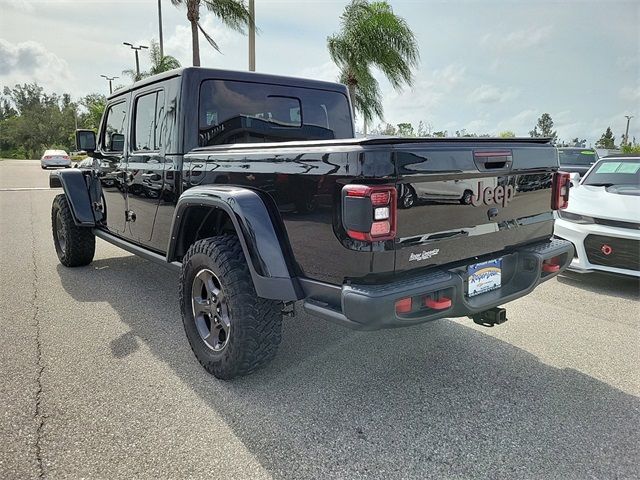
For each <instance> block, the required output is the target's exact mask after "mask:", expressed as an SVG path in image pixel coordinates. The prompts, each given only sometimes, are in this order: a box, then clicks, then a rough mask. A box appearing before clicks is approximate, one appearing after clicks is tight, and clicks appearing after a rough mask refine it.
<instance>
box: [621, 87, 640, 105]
mask: <svg viewBox="0 0 640 480" xmlns="http://www.w3.org/2000/svg"><path fill="white" fill-rule="evenodd" d="M620 98H621V99H622V100H624V101H626V102H631V103H633V104H634V105H635V106H636V108H638V103H639V102H640V85H637V86H635V87H628V86H627V87H622V88H621V89H620Z"/></svg>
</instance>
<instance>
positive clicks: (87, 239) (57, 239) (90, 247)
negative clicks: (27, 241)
mask: <svg viewBox="0 0 640 480" xmlns="http://www.w3.org/2000/svg"><path fill="white" fill-rule="evenodd" d="M51 229H52V233H53V244H54V246H55V248H56V253H57V254H58V259H59V260H60V263H61V264H62V265H64V266H65V267H82V266H84V265H89V264H90V263H91V262H92V261H93V256H94V254H95V251H96V237H95V236H94V235H93V233H92V232H91V229H90V228H87V227H78V226H77V225H76V224H75V223H74V221H73V214H72V213H71V209H70V208H69V202H68V201H67V197H66V195H65V194H63V193H62V194H60V195H57V196H56V198H54V199H53V205H52V207H51Z"/></svg>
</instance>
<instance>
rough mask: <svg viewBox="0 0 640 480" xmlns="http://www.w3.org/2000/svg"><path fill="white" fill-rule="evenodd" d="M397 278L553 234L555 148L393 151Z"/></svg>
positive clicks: (456, 146)
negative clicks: (410, 272) (395, 189)
mask: <svg viewBox="0 0 640 480" xmlns="http://www.w3.org/2000/svg"><path fill="white" fill-rule="evenodd" d="M395 152H396V153H395V159H396V165H397V169H398V175H399V177H398V182H399V187H398V190H399V209H398V224H397V237H396V238H397V240H396V261H395V266H396V267H395V268H396V273H399V272H403V271H408V270H412V269H417V268H424V267H429V266H435V265H442V264H447V263H451V262H459V261H461V260H466V259H471V258H473V257H479V256H483V255H487V254H491V253H494V252H499V251H502V250H505V249H508V248H509V247H513V246H517V245H520V244H524V243H530V242H534V241H536V240H540V239H544V238H548V237H550V236H551V235H552V233H553V215H552V212H551V178H552V172H553V171H555V170H557V166H558V160H557V152H556V149H555V147H553V146H551V145H549V144H535V143H526V142H518V141H513V140H510V141H504V142H499V141H496V142H495V143H489V142H482V143H477V144H474V143H470V142H464V143H463V142H460V143H456V142H451V143H450V144H443V145H430V146H428V147H422V146H420V145H419V144H413V145H411V144H407V145H402V146H396V148H395Z"/></svg>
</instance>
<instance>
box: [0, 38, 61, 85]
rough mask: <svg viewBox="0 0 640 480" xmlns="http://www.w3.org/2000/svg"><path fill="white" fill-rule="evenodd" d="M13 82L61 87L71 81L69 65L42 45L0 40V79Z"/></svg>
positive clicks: (30, 42) (31, 42)
mask: <svg viewBox="0 0 640 480" xmlns="http://www.w3.org/2000/svg"><path fill="white" fill-rule="evenodd" d="M3 76H4V77H8V78H10V79H11V80H12V81H13V82H15V83H17V82H22V81H28V82H31V81H33V80H34V79H38V82H40V83H41V84H47V85H52V86H54V87H62V86H65V85H66V82H68V81H69V79H71V77H72V75H71V72H70V70H69V65H68V64H67V62H66V61H64V60H62V59H61V58H60V57H58V56H57V55H56V54H54V53H52V52H50V51H49V50H47V49H46V48H45V47H44V46H43V45H42V44H40V43H38V42H33V41H27V42H21V43H11V42H9V41H7V40H4V39H2V38H0V77H3Z"/></svg>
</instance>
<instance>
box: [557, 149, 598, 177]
mask: <svg viewBox="0 0 640 480" xmlns="http://www.w3.org/2000/svg"><path fill="white" fill-rule="evenodd" d="M558 161H559V163H560V170H562V171H563V172H569V173H574V172H575V173H579V174H580V175H584V174H585V173H587V171H588V170H589V169H590V168H591V165H593V164H594V163H596V162H597V161H598V154H597V153H596V151H595V150H594V149H593V148H559V149H558Z"/></svg>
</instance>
